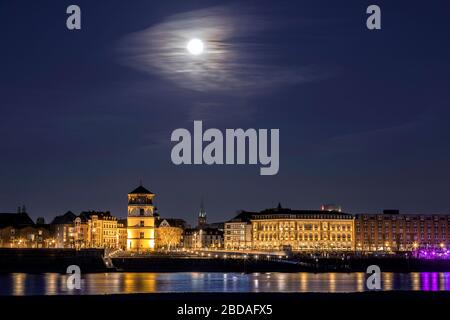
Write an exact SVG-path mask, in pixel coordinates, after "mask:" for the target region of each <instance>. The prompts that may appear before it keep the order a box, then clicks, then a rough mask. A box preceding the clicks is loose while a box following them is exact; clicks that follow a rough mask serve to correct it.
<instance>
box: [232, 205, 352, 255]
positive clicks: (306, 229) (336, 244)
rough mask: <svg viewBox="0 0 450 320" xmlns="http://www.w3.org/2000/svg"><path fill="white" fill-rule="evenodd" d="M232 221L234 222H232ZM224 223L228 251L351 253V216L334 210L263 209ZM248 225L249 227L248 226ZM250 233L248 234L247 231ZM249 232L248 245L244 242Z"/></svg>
mask: <svg viewBox="0 0 450 320" xmlns="http://www.w3.org/2000/svg"><path fill="white" fill-rule="evenodd" d="M235 219H236V220H235ZM235 219H233V220H231V221H229V222H227V223H226V224H225V247H226V248H228V249H243V248H247V249H248V248H251V249H252V250H268V251H273V250H292V251H352V250H353V249H354V220H353V216H352V215H350V214H347V213H342V212H338V211H328V210H326V211H322V210H291V209H287V208H282V207H281V205H278V207H277V208H274V209H267V210H264V211H261V212H245V211H244V212H241V213H240V214H239V215H238V216H237V217H236V218H235ZM249 226H250V227H249ZM250 230H251V231H250ZM250 232H251V244H250V243H249V241H248V239H249V237H250Z"/></svg>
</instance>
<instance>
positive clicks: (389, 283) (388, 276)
mask: <svg viewBox="0 0 450 320" xmlns="http://www.w3.org/2000/svg"><path fill="white" fill-rule="evenodd" d="M393 278H394V274H393V273H392V272H386V273H382V275H381V280H382V287H381V289H383V290H392V288H393Z"/></svg>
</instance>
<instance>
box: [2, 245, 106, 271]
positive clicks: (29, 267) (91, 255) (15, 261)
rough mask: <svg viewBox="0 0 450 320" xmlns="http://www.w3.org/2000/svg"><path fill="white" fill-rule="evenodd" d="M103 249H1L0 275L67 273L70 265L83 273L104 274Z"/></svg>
mask: <svg viewBox="0 0 450 320" xmlns="http://www.w3.org/2000/svg"><path fill="white" fill-rule="evenodd" d="M103 255H104V250H103V249H83V250H75V249H13V248H11V249H10V248H0V273H12V272H26V273H46V272H57V273H66V270H67V267H68V266H70V265H78V266H79V267H80V268H81V270H83V272H104V271H106V270H107V268H106V266H105V263H104V261H103Z"/></svg>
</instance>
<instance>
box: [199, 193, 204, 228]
mask: <svg viewBox="0 0 450 320" xmlns="http://www.w3.org/2000/svg"><path fill="white" fill-rule="evenodd" d="M204 225H206V211H205V204H204V202H203V197H202V199H201V201H200V212H199V213H198V226H199V227H203V226H204Z"/></svg>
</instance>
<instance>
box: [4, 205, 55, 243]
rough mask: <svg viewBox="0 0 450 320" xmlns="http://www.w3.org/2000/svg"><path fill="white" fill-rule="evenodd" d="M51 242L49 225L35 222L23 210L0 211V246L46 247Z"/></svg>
mask: <svg viewBox="0 0 450 320" xmlns="http://www.w3.org/2000/svg"><path fill="white" fill-rule="evenodd" d="M53 244H54V242H53V241H52V238H51V232H50V226H49V225H46V224H44V223H39V224H35V223H34V222H33V220H31V218H30V217H29V216H28V214H27V213H26V212H25V211H19V212H18V213H0V247H3V248H48V247H50V246H52V245H53Z"/></svg>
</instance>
